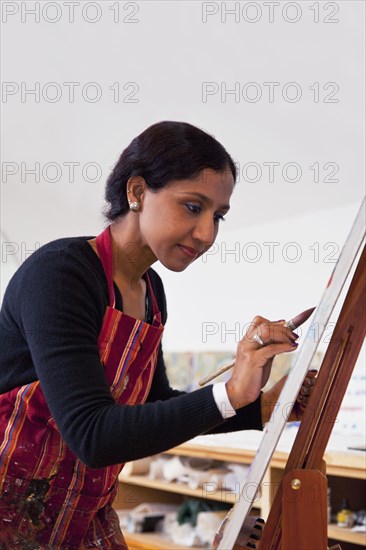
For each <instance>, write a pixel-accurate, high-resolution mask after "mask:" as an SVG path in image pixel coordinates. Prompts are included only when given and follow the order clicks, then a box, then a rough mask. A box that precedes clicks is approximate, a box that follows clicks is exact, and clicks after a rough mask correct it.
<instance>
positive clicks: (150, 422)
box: [0, 237, 262, 468]
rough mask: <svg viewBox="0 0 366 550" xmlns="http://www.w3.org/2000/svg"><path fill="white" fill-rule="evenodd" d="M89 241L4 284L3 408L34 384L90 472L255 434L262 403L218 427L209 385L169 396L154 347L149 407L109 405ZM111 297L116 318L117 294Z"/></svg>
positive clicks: (102, 285) (39, 259)
mask: <svg viewBox="0 0 366 550" xmlns="http://www.w3.org/2000/svg"><path fill="white" fill-rule="evenodd" d="M91 238H93V237H74V238H65V239H58V240H56V241H53V242H51V243H49V244H47V245H45V246H43V247H41V248H40V249H39V250H37V251H36V252H34V253H33V254H32V255H31V256H30V257H29V258H28V259H27V260H26V261H25V262H24V263H23V264H22V265H21V267H20V268H19V269H18V271H17V272H16V273H15V275H14V276H13V278H12V279H11V281H10V283H9V285H8V288H7V289H6V292H5V296H4V300H3V305H2V309H1V312H0V407H1V399H2V396H1V394H3V393H5V392H7V391H9V390H11V389H13V388H16V387H18V386H22V385H24V384H28V383H31V382H33V381H35V380H39V381H40V384H41V388H42V390H43V392H44V396H45V399H46V401H47V404H48V407H49V409H50V411H51V414H52V416H53V417H54V419H55V422H56V425H57V426H58V429H59V430H60V433H61V435H62V437H63V438H64V439H65V441H66V443H67V445H68V446H69V447H70V448H71V450H72V451H73V452H74V453H75V454H76V455H77V456H78V457H79V458H80V459H81V460H82V461H83V462H85V463H86V464H87V465H88V466H91V467H94V468H100V467H103V466H108V465H111V464H117V463H123V462H127V461H130V460H136V459H138V458H142V457H145V456H150V455H153V454H156V453H159V452H163V451H165V450H167V449H169V448H171V447H174V446H176V445H179V444H181V443H183V442H184V441H187V440H189V439H191V438H193V437H195V436H197V435H200V434H203V433H207V432H209V433H215V432H217V433H218V432H229V431H236V430H243V429H256V430H261V429H262V422H261V410H260V397H259V398H258V399H257V400H256V401H255V402H254V403H252V404H250V405H248V406H246V407H243V408H242V409H239V410H238V411H237V414H236V416H234V417H232V418H230V419H228V420H224V419H223V418H222V415H221V413H220V411H219V409H218V407H217V405H216V403H215V400H214V398H213V394H212V386H207V387H204V388H202V389H199V390H196V391H193V392H191V393H184V392H180V391H177V390H173V389H172V388H171V387H170V385H169V381H168V379H167V375H166V369H165V365H164V360H163V353H162V348H161V346H160V349H159V355H158V364H157V368H156V371H155V374H154V378H153V383H152V387H151V390H150V393H149V396H148V400H147V402H146V403H145V404H143V405H133V406H131V405H118V404H116V403H115V401H114V399H113V396H112V394H111V393H110V390H109V386H108V383H107V381H106V378H105V374H104V369H103V368H102V367H101V363H100V357H99V350H98V345H97V340H98V335H99V332H100V329H101V326H102V321H103V316H104V313H105V309H106V307H107V305H108V303H109V300H108V287H107V281H106V278H105V274H104V271H103V267H102V264H101V262H100V259H99V258H98V256H97V255H96V254H95V252H94V251H93V249H92V248H91V246H90V245H89V243H88V242H87V240H88V239H91ZM148 273H149V277H150V280H151V282H152V286H153V289H154V294H155V297H156V300H157V302H158V305H159V309H160V311H161V313H162V320H163V323H165V321H166V317H167V310H166V302H165V294H164V288H163V284H162V282H161V279H160V277H159V275H158V274H157V273H156V272H155V271H154V270H153V269H149V271H148ZM115 292H116V308H117V309H120V310H122V297H121V294H120V292H119V290H118V288H117V286H116V285H115ZM150 303H151V300H150ZM0 413H1V411H0Z"/></svg>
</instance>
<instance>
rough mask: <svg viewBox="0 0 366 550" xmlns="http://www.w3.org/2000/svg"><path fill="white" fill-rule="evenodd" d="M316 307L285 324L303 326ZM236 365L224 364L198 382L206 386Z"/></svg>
mask: <svg viewBox="0 0 366 550" xmlns="http://www.w3.org/2000/svg"><path fill="white" fill-rule="evenodd" d="M314 309H315V307H311V308H310V309H307V310H306V311H303V312H302V313H299V315H296V317H294V318H293V319H290V320H289V321H286V322H285V323H284V325H283V326H284V327H286V328H289V329H290V330H295V329H297V328H298V327H299V326H301V325H302V324H303V323H305V321H307V320H308V319H309V317H310V316H311V314H312V313H313V311H314ZM234 365H235V361H232V362H231V363H229V364H228V365H224V366H222V367H220V368H219V369H218V370H217V371H216V372H214V373H213V374H209V375H208V376H206V377H205V378H202V380H200V381H199V382H198V383H199V385H200V386H204V385H205V384H207V382H211V380H213V379H214V378H217V376H220V374H223V373H224V372H226V371H227V370H229V369H232V368H233V366H234Z"/></svg>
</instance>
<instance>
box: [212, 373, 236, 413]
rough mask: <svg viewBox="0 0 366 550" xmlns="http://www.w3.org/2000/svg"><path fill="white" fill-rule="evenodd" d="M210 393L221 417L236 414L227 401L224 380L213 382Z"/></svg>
mask: <svg viewBox="0 0 366 550" xmlns="http://www.w3.org/2000/svg"><path fill="white" fill-rule="evenodd" d="M212 393H213V398H214V400H215V403H216V405H217V408H218V409H219V411H220V413H221V416H222V418H224V419H225V420H226V419H227V418H231V417H232V416H235V415H236V411H235V409H234V408H233V407H232V405H231V403H230V401H229V398H228V395H227V391H226V385H225V382H218V383H217V384H214V385H213V386H212Z"/></svg>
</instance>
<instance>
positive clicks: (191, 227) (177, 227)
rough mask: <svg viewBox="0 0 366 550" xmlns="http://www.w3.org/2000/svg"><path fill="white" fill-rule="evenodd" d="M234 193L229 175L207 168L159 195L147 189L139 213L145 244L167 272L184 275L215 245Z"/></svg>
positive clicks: (175, 183) (232, 181) (231, 177)
mask: <svg viewBox="0 0 366 550" xmlns="http://www.w3.org/2000/svg"><path fill="white" fill-rule="evenodd" d="M233 189H234V178H233V175H232V173H231V171H229V170H226V171H223V172H215V171H213V170H212V169H209V168H206V169H204V170H203V171H202V172H201V173H200V174H199V176H197V177H196V178H194V179H187V180H172V181H171V182H169V184H168V185H167V186H166V187H164V188H163V189H160V190H159V191H151V190H150V189H148V188H146V189H145V191H144V192H143V196H142V197H141V199H142V200H141V202H142V207H141V211H140V213H139V217H140V230H141V236H142V239H143V241H144V244H145V245H147V246H148V247H149V248H150V250H151V252H152V253H153V255H154V256H155V258H156V259H157V260H159V261H160V262H161V263H162V264H163V265H164V266H165V267H166V268H167V269H170V270H172V271H183V270H184V269H186V267H188V265H189V264H191V263H192V262H193V261H194V260H196V259H197V258H198V257H199V256H201V255H202V254H204V253H205V252H206V251H207V250H208V249H209V248H210V247H211V246H212V245H213V243H214V242H215V239H216V236H217V233H218V230H219V224H220V221H221V220H222V219H223V217H224V216H225V214H226V213H227V212H228V210H229V201H230V197H231V194H232V192H233Z"/></svg>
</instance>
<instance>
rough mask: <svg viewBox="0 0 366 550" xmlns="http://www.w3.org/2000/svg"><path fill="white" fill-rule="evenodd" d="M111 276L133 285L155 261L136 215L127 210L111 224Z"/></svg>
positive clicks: (136, 283)
mask: <svg viewBox="0 0 366 550" xmlns="http://www.w3.org/2000/svg"><path fill="white" fill-rule="evenodd" d="M111 236H112V253H113V278H114V279H115V280H120V281H123V282H125V283H127V284H128V285H129V286H130V287H134V286H136V285H138V284H140V283H141V277H142V275H143V274H144V273H145V272H146V271H147V270H148V269H149V267H150V266H151V265H152V264H153V263H155V262H156V261H157V260H156V257H155V256H154V254H153V253H152V251H151V249H150V248H149V246H148V245H147V244H146V243H145V242H144V240H143V238H142V235H141V232H140V228H139V224H138V215H136V214H135V213H133V212H129V213H128V214H126V215H125V216H123V218H121V219H119V220H117V221H115V222H113V223H112V224H111Z"/></svg>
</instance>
